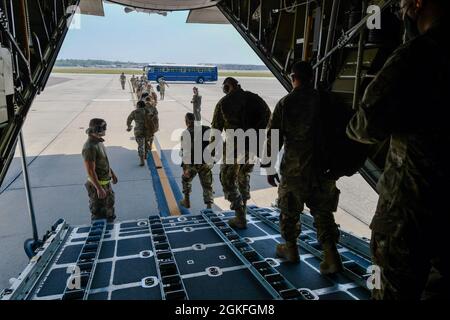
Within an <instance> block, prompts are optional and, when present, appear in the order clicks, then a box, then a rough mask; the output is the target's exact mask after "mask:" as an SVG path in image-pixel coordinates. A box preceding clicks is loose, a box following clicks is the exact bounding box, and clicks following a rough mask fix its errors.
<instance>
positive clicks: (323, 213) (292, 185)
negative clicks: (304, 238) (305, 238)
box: [278, 177, 340, 244]
mask: <svg viewBox="0 0 450 320" xmlns="http://www.w3.org/2000/svg"><path fill="white" fill-rule="evenodd" d="M339 194H340V191H339V189H338V188H337V187H336V182H335V181H322V182H321V183H320V188H319V187H308V186H306V184H305V183H304V182H303V181H302V179H301V178H298V177H287V178H284V177H282V179H281V183H280V186H279V188H278V205H279V208H280V229H281V236H282V237H283V238H284V240H286V241H289V242H296V241H297V238H298V236H299V235H300V232H301V224H300V214H301V213H302V212H303V209H304V206H305V204H306V205H307V206H308V208H309V209H310V211H311V215H313V216H314V225H315V227H316V228H317V238H318V240H319V241H320V243H321V244H330V243H336V242H337V241H338V239H339V230H338V226H337V225H336V223H335V221H334V215H333V212H335V211H336V210H337V206H338V202H339Z"/></svg>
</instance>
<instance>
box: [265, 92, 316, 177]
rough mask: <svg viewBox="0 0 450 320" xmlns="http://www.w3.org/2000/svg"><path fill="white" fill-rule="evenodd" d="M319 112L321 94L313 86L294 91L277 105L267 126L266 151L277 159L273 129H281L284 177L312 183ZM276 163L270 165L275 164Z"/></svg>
mask: <svg viewBox="0 0 450 320" xmlns="http://www.w3.org/2000/svg"><path fill="white" fill-rule="evenodd" d="M319 111H320V110H319V94H318V92H317V91H316V90H314V89H313V88H312V87H310V86H308V87H302V88H296V89H294V90H292V92H291V93H289V94H288V95H287V96H285V97H284V98H282V99H281V100H280V101H279V102H278V104H277V105H276V106H275V110H274V111H273V113H272V117H271V118H270V121H269V125H268V127H267V129H268V131H267V141H266V150H267V155H268V156H269V158H270V159H273V160H275V159H276V155H274V154H271V148H272V139H273V138H272V134H273V132H272V130H279V131H278V132H279V138H280V141H279V150H281V148H282V147H283V146H284V155H283V158H282V160H281V167H280V173H281V175H282V176H285V177H298V178H299V179H302V180H303V181H305V183H312V182H313V177H315V174H314V173H315V171H314V170H313V149H314V140H315V139H314V129H315V123H316V119H317V116H318V113H319ZM279 150H276V151H277V152H278V151H279ZM273 162H274V161H272V162H271V163H270V165H271V166H274V165H275V164H274V163H273Z"/></svg>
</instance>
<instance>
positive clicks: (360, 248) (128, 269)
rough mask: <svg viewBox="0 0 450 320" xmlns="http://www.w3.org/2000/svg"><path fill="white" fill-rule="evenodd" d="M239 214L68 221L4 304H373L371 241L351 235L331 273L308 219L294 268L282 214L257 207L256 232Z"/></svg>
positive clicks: (252, 221) (252, 214)
mask: <svg viewBox="0 0 450 320" xmlns="http://www.w3.org/2000/svg"><path fill="white" fill-rule="evenodd" d="M233 215H234V212H232V211H223V212H218V211H212V210H205V211H202V212H199V213H197V214H190V215H182V216H179V217H161V216H159V215H151V216H150V217H149V218H147V219H142V220H134V221H126V222H120V223H115V224H108V225H107V224H106V223H105V222H102V221H99V222H95V223H94V224H93V225H92V226H77V227H73V226H69V225H68V224H67V223H66V222H65V221H59V222H58V223H57V224H55V225H54V226H53V227H52V229H51V230H50V231H49V233H48V234H47V236H46V238H47V240H46V242H45V243H44V245H43V247H42V248H41V249H40V250H38V253H37V255H36V256H35V257H34V258H32V259H31V260H30V263H29V265H28V266H27V267H26V269H25V270H24V271H23V272H22V273H21V275H20V276H19V277H18V279H16V280H15V282H14V284H13V285H12V286H11V288H10V289H6V290H4V291H3V293H2V294H1V299H3V300H14V299H30V300H55V299H80V300H81V299H89V300H117V299H120V300H124V299H125V300H127V299H131V300H161V299H166V300H187V299H191V300H199V299H202V300H204V299H219V300H231V299H236V300H240V299H245V300H260V299H294V300H317V299H319V300H327V299H331V300H360V299H368V298H369V295H370V292H369V290H367V288H366V287H365V281H366V279H367V276H368V275H367V274H366V270H367V268H368V267H369V266H370V264H371V263H370V260H369V258H368V257H367V255H366V253H367V252H368V243H367V241H365V240H363V239H359V238H356V237H354V236H352V235H351V234H347V233H344V232H343V233H342V236H341V240H342V241H341V244H340V245H339V251H340V253H341V255H342V258H343V261H344V265H345V266H346V268H345V271H344V272H342V273H341V274H337V275H333V276H322V275H321V274H320V273H319V264H320V261H321V260H320V246H319V245H318V243H317V239H316V233H315V229H314V227H313V221H312V217H311V216H309V215H306V214H305V215H302V223H303V226H302V229H303V230H302V234H301V236H300V237H299V242H300V245H301V262H300V263H299V264H290V263H286V262H284V261H283V260H281V259H277V258H276V257H275V246H276V244H277V243H279V242H281V241H282V239H281V237H280V234H279V232H278V231H277V230H276V226H277V224H278V212H277V210H276V209H274V208H258V207H250V208H249V215H248V219H249V224H248V228H247V229H246V230H238V231H235V230H233V229H231V228H230V227H229V226H228V224H227V220H228V219H229V218H230V217H231V216H233ZM76 266H78V268H76ZM77 284H78V286H77Z"/></svg>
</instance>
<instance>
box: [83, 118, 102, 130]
mask: <svg viewBox="0 0 450 320" xmlns="http://www.w3.org/2000/svg"><path fill="white" fill-rule="evenodd" d="M102 131H106V121H105V120H103V119H100V118H94V119H91V121H89V128H88V129H87V130H86V133H87V134H90V133H100V132H102Z"/></svg>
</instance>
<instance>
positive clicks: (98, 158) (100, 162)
mask: <svg viewBox="0 0 450 320" xmlns="http://www.w3.org/2000/svg"><path fill="white" fill-rule="evenodd" d="M81 154H82V156H83V159H84V161H91V162H94V163H95V173H96V174H97V178H98V180H102V181H109V180H111V168H110V166H109V160H108V156H107V154H106V148H105V146H104V145H103V139H98V138H95V137H92V136H89V138H88V139H87V141H86V143H85V144H84V146H83V151H82V152H81Z"/></svg>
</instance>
